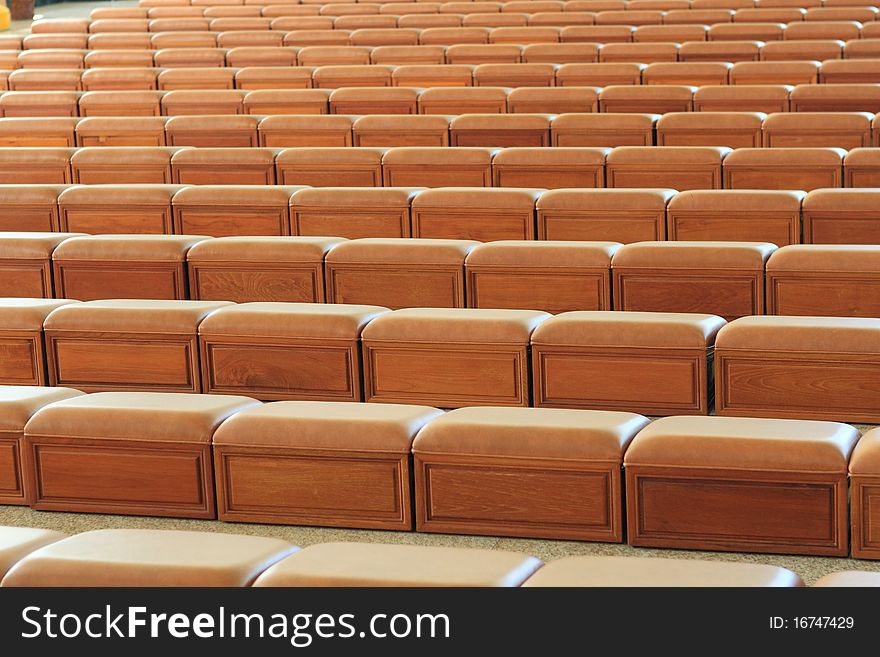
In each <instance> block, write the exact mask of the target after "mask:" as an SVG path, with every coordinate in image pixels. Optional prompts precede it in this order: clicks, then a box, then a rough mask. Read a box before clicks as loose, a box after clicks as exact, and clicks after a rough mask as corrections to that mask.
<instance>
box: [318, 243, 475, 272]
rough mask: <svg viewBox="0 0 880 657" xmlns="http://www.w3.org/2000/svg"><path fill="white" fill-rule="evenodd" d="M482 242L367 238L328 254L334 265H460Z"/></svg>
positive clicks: (330, 261)
mask: <svg viewBox="0 0 880 657" xmlns="http://www.w3.org/2000/svg"><path fill="white" fill-rule="evenodd" d="M479 244H480V242H475V241H473V240H442V239H412V238H408V237H402V238H395V237H384V238H380V237H368V238H364V239H356V240H351V241H348V242H345V243H344V244H340V245H339V246H338V247H336V248H335V249H333V250H332V251H331V252H330V253H328V254H327V262H328V263H333V264H344V263H360V264H377V265H378V264H391V265H457V266H463V265H464V259H465V256H467V254H468V253H469V252H470V251H471V250H472V249H473V248H474V247H476V246H478V245H479Z"/></svg>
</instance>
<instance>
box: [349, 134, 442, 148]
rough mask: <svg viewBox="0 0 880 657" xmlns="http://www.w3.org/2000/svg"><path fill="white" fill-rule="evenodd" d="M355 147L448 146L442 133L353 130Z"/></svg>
mask: <svg viewBox="0 0 880 657" xmlns="http://www.w3.org/2000/svg"><path fill="white" fill-rule="evenodd" d="M354 145H355V146H378V147H382V146H449V134H448V133H447V132H446V131H445V130H444V131H442V132H440V131H437V132H417V131H415V130H413V131H410V132H390V131H388V132H386V131H380V130H370V131H367V130H360V131H358V130H355V132H354Z"/></svg>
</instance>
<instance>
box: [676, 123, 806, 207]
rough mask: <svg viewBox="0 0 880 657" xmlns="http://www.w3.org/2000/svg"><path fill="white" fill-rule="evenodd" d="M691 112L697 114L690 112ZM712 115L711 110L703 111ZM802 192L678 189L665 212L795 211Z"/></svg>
mask: <svg viewBox="0 0 880 657" xmlns="http://www.w3.org/2000/svg"><path fill="white" fill-rule="evenodd" d="M693 114H700V113H699V112H694V113H693ZM706 114H707V115H708V116H712V115H713V114H714V112H707V113H706ZM805 196H806V193H805V192H789V191H780V190H775V189H700V190H689V191H686V192H681V193H679V194H678V195H677V196H675V197H673V198H672V200H671V201H669V206H668V207H669V211H670V212H674V211H680V210H685V211H691V212H700V211H703V212H730V213H731V214H732V215H737V214H740V213H743V212H759V213H760V212H798V211H799V210H800V207H801V200H802V199H803V198H804V197H805Z"/></svg>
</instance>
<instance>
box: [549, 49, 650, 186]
mask: <svg viewBox="0 0 880 657" xmlns="http://www.w3.org/2000/svg"><path fill="white" fill-rule="evenodd" d="M601 66H614V65H613V64H601ZM558 88H561V89H565V88H566V87H558ZM569 88H571V87H569ZM581 88H582V87H575V89H577V90H580V89H581ZM587 88H588V89H589V88H592V87H587ZM659 119H660V115H659V114H560V115H559V116H557V117H556V118H554V119H553V121H552V122H551V128H552V130H553V132H555V133H559V132H568V133H571V132H578V131H580V130H587V131H590V130H600V129H601V130H652V129H653V128H654V124H655V123H656V122H657V121H658V120H659ZM557 148H558V147H557ZM606 157H607V156H606ZM609 189H613V188H609ZM640 191H644V190H640Z"/></svg>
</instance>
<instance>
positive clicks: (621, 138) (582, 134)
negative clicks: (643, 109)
mask: <svg viewBox="0 0 880 657" xmlns="http://www.w3.org/2000/svg"><path fill="white" fill-rule="evenodd" d="M552 137H553V145H554V146H599V147H609V148H610V147H614V146H653V145H654V128H653V126H652V127H649V128H645V129H637V128H620V129H617V130H596V131H587V130H561V129H559V128H553V131H552Z"/></svg>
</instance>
